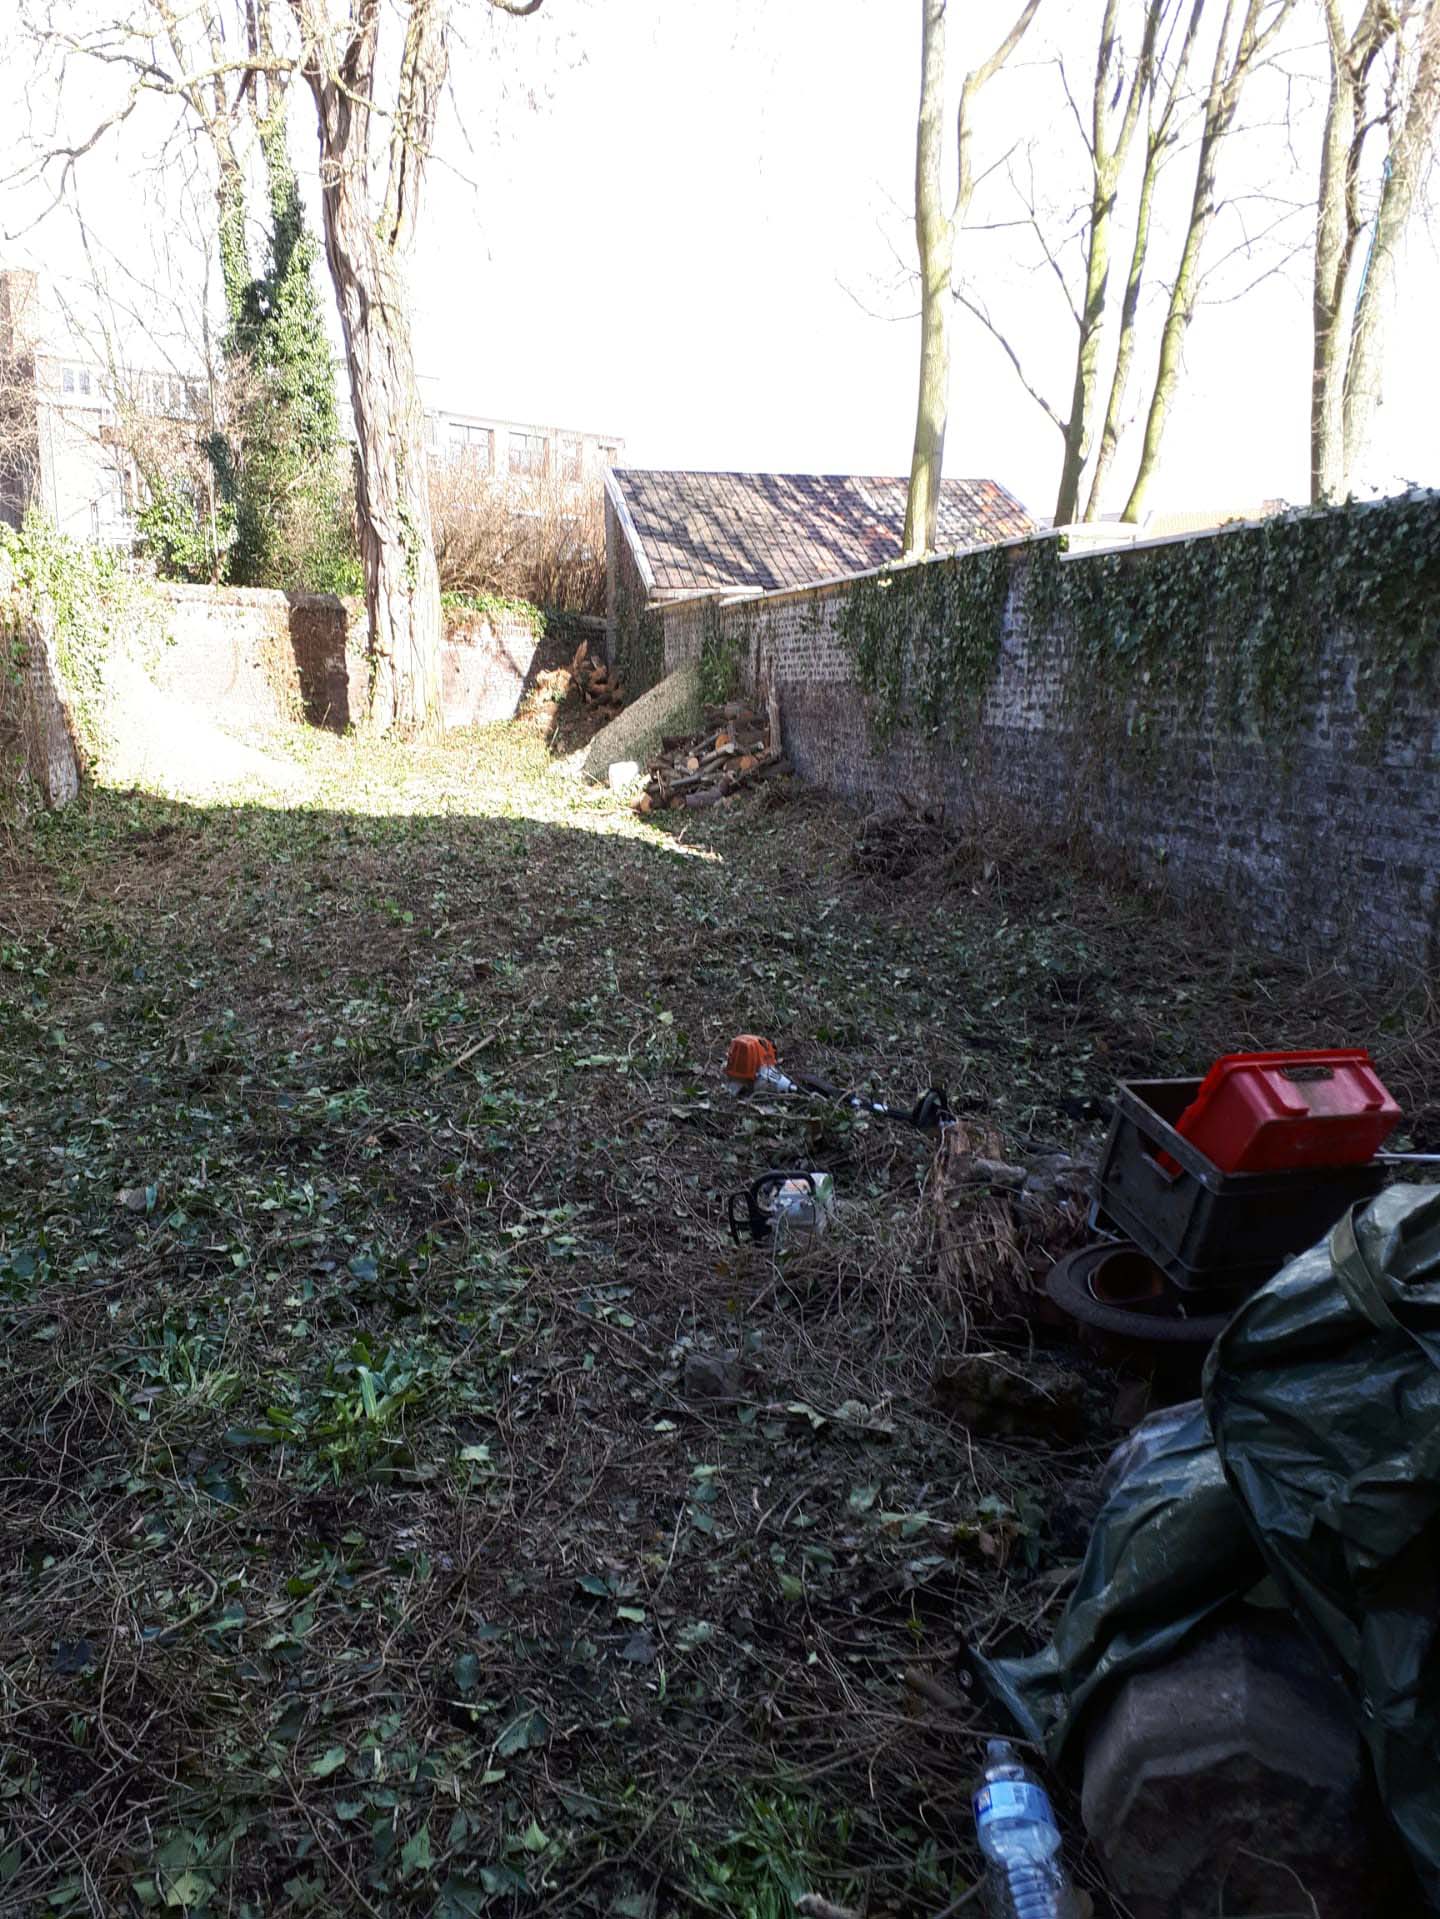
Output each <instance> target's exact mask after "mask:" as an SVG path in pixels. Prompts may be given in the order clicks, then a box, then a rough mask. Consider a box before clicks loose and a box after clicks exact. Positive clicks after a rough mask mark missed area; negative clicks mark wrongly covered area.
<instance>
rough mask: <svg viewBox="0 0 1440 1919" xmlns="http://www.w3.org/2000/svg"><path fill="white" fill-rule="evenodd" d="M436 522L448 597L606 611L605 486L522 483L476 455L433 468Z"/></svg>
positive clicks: (432, 502)
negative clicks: (507, 477)
mask: <svg viewBox="0 0 1440 1919" xmlns="http://www.w3.org/2000/svg"><path fill="white" fill-rule="evenodd" d="M430 517H431V520H432V522H433V525H434V529H435V558H436V562H437V563H438V565H439V568H440V585H441V588H442V589H443V590H444V591H445V592H447V593H455V594H466V595H473V594H489V595H494V596H497V597H499V598H502V599H511V600H528V601H530V602H531V603H532V604H533V605H535V606H543V607H546V608H548V609H550V610H551V611H554V612H557V613H603V612H604V611H605V512H604V505H603V496H602V494H601V490H600V488H599V486H598V485H594V486H589V487H586V488H584V489H583V490H582V489H580V488H578V487H575V486H573V485H572V486H566V485H565V484H564V483H562V482H559V481H555V480H549V479H547V480H537V481H535V482H534V483H533V484H530V485H526V486H519V485H517V484H516V483H515V482H513V481H504V480H499V479H497V478H496V477H495V475H494V474H493V473H491V472H490V471H489V470H488V469H487V468H486V467H485V466H484V465H482V464H481V463H480V462H479V461H478V460H476V459H475V458H473V457H467V456H462V457H460V458H457V459H454V460H450V461H447V462H446V463H445V464H444V465H442V466H436V467H434V468H432V469H431V474H430Z"/></svg>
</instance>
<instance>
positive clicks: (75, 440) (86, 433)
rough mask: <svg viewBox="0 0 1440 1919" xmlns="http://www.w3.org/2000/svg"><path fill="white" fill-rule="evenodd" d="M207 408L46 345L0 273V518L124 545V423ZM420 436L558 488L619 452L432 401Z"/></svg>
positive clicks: (185, 418)
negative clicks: (29, 518) (38, 515)
mask: <svg viewBox="0 0 1440 1919" xmlns="http://www.w3.org/2000/svg"><path fill="white" fill-rule="evenodd" d="M336 373H337V385H338V387H339V389H340V390H339V393H338V395H337V397H338V399H339V402H340V404H339V415H340V422H341V429H342V432H343V433H345V434H346V436H347V437H349V438H350V439H351V440H352V441H353V439H354V430H353V424H352V422H351V414H350V407H349V395H348V393H347V392H346V391H345V384H346V383H345V370H344V367H343V366H340V367H337V369H336ZM425 384H430V383H429V382H426V383H425ZM209 411H210V409H209V404H208V395H207V392H206V383H205V381H204V379H203V378H196V377H193V376H191V375H190V374H188V373H186V372H177V371H175V370H173V369H166V368H160V369H123V370H117V369H115V368H113V367H107V366H105V365H103V364H101V363H100V362H98V361H97V360H96V359H95V358H94V357H93V356H92V355H88V354H87V353H85V352H84V351H83V350H82V349H80V348H79V347H78V346H76V347H74V348H73V350H70V349H67V347H66V346H65V345H63V344H61V345H55V346H52V345H50V344H49V343H47V340H46V338H45V332H44V323H43V320H42V302H41V297H40V287H39V283H38V280H37V276H36V275H35V274H34V273H32V272H29V271H26V270H21V269H16V268H10V269H0V519H4V520H7V521H9V522H10V523H11V524H12V525H15V526H18V525H19V524H20V522H21V520H22V519H23V518H24V516H25V514H26V512H27V511H28V510H30V509H31V508H32V507H34V508H38V509H39V510H40V511H42V512H43V513H44V514H45V515H46V517H47V518H48V519H50V520H51V521H52V522H53V523H54V524H55V526H57V527H58V528H59V530H60V531H61V532H62V533H65V534H68V535H69V536H70V537H71V538H73V539H77V540H99V541H103V542H105V543H107V544H111V545H121V546H128V545H129V544H131V542H132V541H133V540H134V537H135V517H134V516H135V511H136V507H137V504H139V502H140V500H141V497H142V495H141V488H140V482H139V476H138V474H137V472H136V470H135V463H134V461H133V459H132V458H131V456H130V454H129V453H128V452H127V450H126V443H127V439H128V435H126V434H124V433H122V432H121V431H120V425H121V420H122V417H126V418H128V419H130V420H131V421H134V420H137V419H138V420H140V421H143V422H145V423H146V424H147V426H150V427H154V426H156V425H170V426H172V427H174V428H176V429H178V430H179V431H181V432H184V430H185V428H186V426H187V424H188V425H193V426H194V427H195V428H196V431H197V432H198V431H199V430H200V427H199V423H200V422H202V421H203V420H204V419H205V418H206V417H207V415H208V414H209ZM425 438H426V447H427V451H428V452H429V455H430V458H431V460H432V461H434V462H435V463H436V464H437V465H441V464H449V463H452V462H456V463H458V462H460V461H461V460H463V461H465V462H466V465H467V471H471V472H474V473H475V475H476V476H477V481H478V479H479V477H480V476H481V475H486V476H490V477H492V478H493V479H494V480H495V481H497V482H503V483H505V484H507V485H508V484H511V483H513V484H515V485H517V486H519V485H532V486H533V485H535V484H537V483H539V482H542V481H543V482H545V483H547V484H553V485H555V486H558V487H559V488H561V489H564V488H567V487H571V486H573V487H575V488H576V489H577V490H578V489H580V488H583V487H586V486H591V485H594V486H598V485H599V484H600V482H601V481H602V480H603V478H604V476H605V474H606V472H607V471H608V470H609V469H610V468H611V467H612V466H614V465H617V464H618V463H619V461H620V460H621V458H622V457H623V454H624V451H625V443H624V441H623V440H622V439H621V438H620V436H619V435H618V434H613V433H599V432H594V431H590V430H587V429H582V428H578V427H567V426H559V425H555V424H553V423H548V424H547V423H543V422H535V421H519V420H506V419H501V418H498V417H492V416H490V415H485V414H474V413H462V412H457V411H455V410H454V409H452V408H450V407H448V406H446V405H445V404H444V403H443V401H439V400H437V401H435V402H434V403H432V404H427V405H426V407H425Z"/></svg>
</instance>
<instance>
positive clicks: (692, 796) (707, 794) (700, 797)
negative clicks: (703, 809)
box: [685, 786, 725, 806]
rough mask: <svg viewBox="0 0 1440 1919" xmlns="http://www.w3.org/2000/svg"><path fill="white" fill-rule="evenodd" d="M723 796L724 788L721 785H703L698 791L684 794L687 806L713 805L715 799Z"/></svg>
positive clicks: (721, 798) (720, 798)
mask: <svg viewBox="0 0 1440 1919" xmlns="http://www.w3.org/2000/svg"><path fill="white" fill-rule="evenodd" d="M724 797H725V789H724V788H723V787H720V786H705V787H702V788H701V790H700V791H699V792H698V793H687V794H686V795H685V804H686V805H687V806H713V805H714V804H715V802H716V801H717V800H723V799H724Z"/></svg>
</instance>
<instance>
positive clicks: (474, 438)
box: [448, 420, 495, 473]
mask: <svg viewBox="0 0 1440 1919" xmlns="http://www.w3.org/2000/svg"><path fill="white" fill-rule="evenodd" d="M448 431H449V436H450V457H451V459H452V460H454V459H465V460H470V461H472V462H473V463H474V464H475V465H476V466H478V467H480V468H482V469H483V471H485V472H486V473H488V472H489V471H490V468H491V466H492V464H493V462H494V446H495V437H494V435H493V434H492V433H491V431H490V429H489V427H488V426H467V425H466V423H465V421H463V420H452V421H451V422H450V426H449V429H448Z"/></svg>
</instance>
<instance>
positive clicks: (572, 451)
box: [560, 438, 585, 480]
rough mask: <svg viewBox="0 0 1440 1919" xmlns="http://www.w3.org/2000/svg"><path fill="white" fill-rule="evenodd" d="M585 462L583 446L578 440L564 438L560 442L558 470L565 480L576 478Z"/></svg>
mask: <svg viewBox="0 0 1440 1919" xmlns="http://www.w3.org/2000/svg"><path fill="white" fill-rule="evenodd" d="M584 462H585V447H584V443H583V442H582V441H580V440H575V439H570V438H566V439H563V440H562V441H561V442H560V471H561V473H562V474H563V476H564V477H565V478H566V479H567V480H578V479H579V478H580V473H581V469H582V468H583V466H584Z"/></svg>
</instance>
